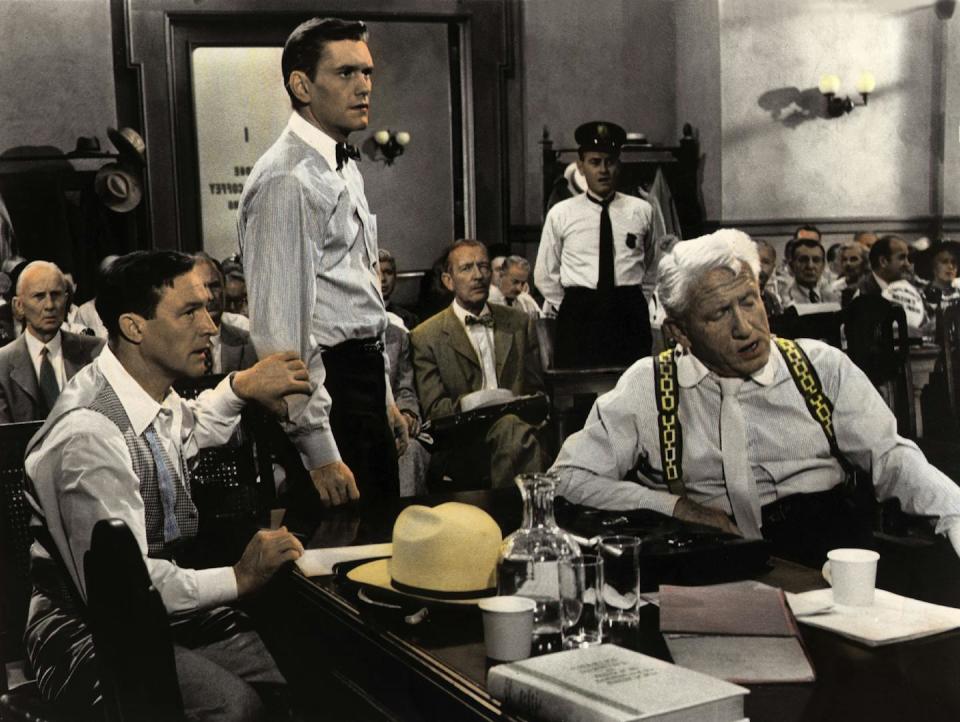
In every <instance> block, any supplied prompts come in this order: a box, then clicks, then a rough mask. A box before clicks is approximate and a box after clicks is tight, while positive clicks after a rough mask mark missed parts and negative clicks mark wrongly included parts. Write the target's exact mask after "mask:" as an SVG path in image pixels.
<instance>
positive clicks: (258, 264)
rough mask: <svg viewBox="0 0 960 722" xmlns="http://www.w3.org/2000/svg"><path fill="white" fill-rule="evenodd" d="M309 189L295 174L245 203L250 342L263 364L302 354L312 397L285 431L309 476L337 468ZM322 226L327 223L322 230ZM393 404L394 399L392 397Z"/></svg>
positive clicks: (293, 412) (292, 410) (296, 399)
mask: <svg viewBox="0 0 960 722" xmlns="http://www.w3.org/2000/svg"><path fill="white" fill-rule="evenodd" d="M303 193H304V189H303V187H302V186H301V183H300V181H299V179H298V178H297V177H296V176H294V175H292V174H283V173H277V174H275V175H274V176H272V177H270V178H267V179H264V181H263V182H262V183H260V184H259V185H258V187H257V189H256V192H255V193H254V194H253V196H252V197H250V198H247V199H245V204H244V207H243V209H242V211H241V216H240V221H239V234H240V241H241V247H242V248H243V270H244V274H245V276H246V281H247V296H248V300H249V310H250V336H251V339H252V341H253V345H254V347H255V348H256V350H257V356H258V357H259V358H265V357H266V356H268V355H270V354H272V353H276V352H278V351H291V350H293V351H296V352H297V353H299V354H300V357H301V358H302V359H303V360H304V362H305V363H306V364H307V369H308V371H309V374H310V383H311V385H312V387H313V391H312V392H311V394H310V396H309V397H307V396H304V395H297V396H290V397H288V399H287V404H288V408H289V421H288V422H286V423H285V430H286V431H287V433H288V434H289V436H290V439H291V440H292V441H293V443H294V444H295V445H296V447H297V449H298V450H299V452H300V456H301V458H302V459H303V462H304V465H305V466H306V467H307V468H308V469H316V468H319V467H320V466H323V465H325V464H328V463H331V462H334V461H339V460H340V452H339V449H338V448H337V442H336V441H335V440H334V438H333V431H332V430H331V428H330V407H331V399H330V394H329V393H328V392H327V390H326V388H325V387H324V381H325V379H326V369H325V367H324V364H323V355H322V354H321V349H320V347H319V345H318V343H317V341H316V339H315V338H314V337H313V335H312V334H311V331H310V328H311V316H310V313H311V309H313V307H314V305H315V303H316V293H317V285H316V270H317V269H316V268H315V258H314V255H315V254H316V253H318V252H319V251H318V250H317V249H316V248H315V243H314V241H313V239H312V238H311V237H310V234H309V233H308V232H307V231H306V230H305V229H304V228H302V227H301V224H302V223H304V222H305V221H303V220H302V219H303V218H304V214H305V213H308V212H309V213H313V212H314V210H313V209H312V208H308V207H307V203H306V200H305V199H304V197H303ZM321 225H322V224H321ZM388 399H389V397H388Z"/></svg>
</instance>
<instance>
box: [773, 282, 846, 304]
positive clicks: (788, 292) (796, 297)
mask: <svg viewBox="0 0 960 722" xmlns="http://www.w3.org/2000/svg"><path fill="white" fill-rule="evenodd" d="M812 290H813V291H815V292H816V294H817V297H818V299H819V300H817V301H811V300H810V291H811V289H809V288H807V287H806V286H801V285H800V284H799V283H798V282H797V279H796V278H794V279H793V280H792V281H791V282H790V284H789V285H788V286H787V287H786V288H785V290H784V291H782V292H781V293H780V301H781V302H782V303H783V307H784V308H787V307H788V306H795V305H797V304H804V303H836V302H839V301H840V293H839V292H838V291H836V290H834V286H833V281H829V280H827V278H826V276H820V280H819V281H817V285H816V286H814V288H813V289H812Z"/></svg>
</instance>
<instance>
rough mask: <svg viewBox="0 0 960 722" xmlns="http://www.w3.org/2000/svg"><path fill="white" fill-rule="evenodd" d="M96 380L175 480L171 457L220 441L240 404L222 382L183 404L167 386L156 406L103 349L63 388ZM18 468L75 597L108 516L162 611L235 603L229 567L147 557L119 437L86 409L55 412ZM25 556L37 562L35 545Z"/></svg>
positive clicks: (133, 482) (135, 485) (132, 477)
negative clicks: (152, 438)
mask: <svg viewBox="0 0 960 722" xmlns="http://www.w3.org/2000/svg"><path fill="white" fill-rule="evenodd" d="M98 372H99V373H98ZM100 374H102V378H104V379H106V381H107V382H108V383H109V384H110V385H111V386H112V387H113V390H114V391H115V392H116V394H117V396H118V397H119V399H120V403H121V404H122V405H123V409H124V411H125V412H126V414H127V417H128V418H129V419H130V423H131V426H132V430H133V432H134V433H136V434H138V435H139V434H142V433H143V431H144V430H145V429H146V428H147V427H148V426H149V425H150V424H151V423H153V424H154V428H155V430H156V432H157V436H158V437H159V439H160V441H161V443H162V444H163V447H164V450H165V451H166V452H167V455H168V456H169V457H170V460H171V462H172V466H173V468H174V469H175V470H178V476H179V469H180V468H181V467H180V463H179V461H180V460H181V458H183V459H186V460H188V459H190V458H192V457H193V456H194V455H196V453H197V451H199V449H201V448H204V447H207V446H218V445H222V444H225V443H226V442H227V440H228V439H229V438H230V435H231V434H232V433H233V430H234V428H235V427H236V425H237V422H238V421H239V419H240V412H241V411H242V409H243V406H244V403H243V401H241V400H240V399H239V398H237V396H236V394H234V392H233V389H232V387H231V385H230V384H231V380H230V377H227V378H225V379H224V380H223V381H222V382H221V383H220V384H219V385H218V386H217V387H216V388H215V389H211V390H209V391H204V392H203V393H202V394H200V396H199V397H197V399H195V400H193V401H184V400H183V399H181V398H180V396H178V395H177V392H176V391H173V390H172V389H171V390H170V391H169V392H168V393H167V396H166V398H165V399H164V400H163V403H162V404H160V403H157V402H156V401H155V400H154V399H153V398H151V397H150V395H149V394H148V393H147V392H146V391H145V390H144V389H143V387H141V386H140V384H139V383H138V382H137V381H136V380H135V379H134V378H133V377H132V376H131V375H130V374H129V373H128V372H127V370H126V369H125V368H124V367H123V366H122V365H121V363H120V362H119V361H118V360H117V358H116V356H114V355H113V353H112V352H111V351H110V349H109V348H108V347H104V349H103V351H101V353H100V355H99V356H98V357H97V358H96V359H94V361H93V362H92V363H91V364H90V365H88V366H87V367H85V368H84V369H82V370H81V371H80V372H79V373H77V375H76V376H74V377H73V379H71V387H72V385H73V384H90V385H93V384H96V383H98V382H99V379H100ZM61 398H63V397H61ZM25 468H26V472H27V474H28V475H29V477H30V478H31V479H32V480H33V483H34V487H35V488H36V491H37V495H38V497H39V499H38V501H39V502H40V504H41V506H42V507H43V513H44V517H45V519H46V524H47V527H48V529H49V530H50V535H51V537H52V538H53V540H54V542H55V543H56V544H57V547H58V549H59V550H60V553H61V555H62V556H63V559H64V561H65V562H66V564H67V567H68V568H69V570H70V573H71V575H72V576H73V577H74V581H75V582H76V583H77V584H78V587H79V588H80V589H81V591H83V590H85V585H84V583H83V579H84V577H83V556H84V554H85V553H86V551H87V550H88V549H89V548H90V535H91V534H92V532H93V527H94V525H95V524H96V523H97V522H98V521H99V520H101V519H108V518H118V519H122V520H123V521H124V522H126V524H127V526H128V527H130V531H132V532H133V535H134V538H136V540H137V543H138V544H139V545H140V549H141V551H142V552H143V556H144V562H145V563H146V565H147V571H148V572H149V573H150V579H151V580H152V581H153V584H154V586H156V588H157V590H158V591H159V592H160V596H161V598H162V599H163V603H164V606H165V607H166V609H167V611H168V612H170V613H174V612H186V611H192V610H196V609H205V608H209V607H213V606H217V605H219V604H222V603H224V602H228V601H230V600H233V599H235V598H236V597H237V582H236V577H235V575H234V573H233V569H232V568H231V567H220V568H215V569H184V568H182V567H179V566H177V565H176V564H174V563H172V562H169V561H167V560H165V559H152V558H149V557H147V535H146V527H145V519H144V508H143V499H142V498H141V496H140V492H139V489H140V480H139V479H138V478H137V476H136V474H135V473H134V470H133V462H132V460H131V458H130V452H129V450H128V448H127V445H126V442H124V440H123V435H122V434H121V433H120V430H119V428H118V427H117V425H116V424H114V423H113V422H112V421H110V420H109V419H107V417H105V416H104V415H103V414H100V413H98V412H96V411H91V410H89V409H86V408H78V409H76V410H74V411H70V412H68V413H65V414H64V415H63V416H62V417H60V418H59V419H58V420H57V421H56V423H54V425H53V428H51V429H50V431H49V433H48V434H47V435H46V437H45V438H44V439H43V440H42V441H41V443H40V445H39V446H37V447H36V448H35V449H33V450H32V451H31V452H30V454H29V455H28V456H27V459H26V462H25ZM179 482H180V483H181V484H184V483H185V481H184V480H183V479H179ZM31 551H32V553H34V554H37V555H39V556H46V553H45V552H44V551H43V550H42V548H41V547H39V546H38V545H37V544H34V546H33V549H32V550H31Z"/></svg>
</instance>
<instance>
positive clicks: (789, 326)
mask: <svg viewBox="0 0 960 722" xmlns="http://www.w3.org/2000/svg"><path fill="white" fill-rule="evenodd" d="M840 325H841V312H840V311H827V312H825V313H809V314H805V315H803V316H801V315H800V314H798V313H797V310H796V309H795V308H793V307H790V308H787V309H786V310H785V311H784V312H783V313H782V314H780V315H779V316H771V317H770V331H771V332H772V333H774V334H776V335H777V336H780V337H781V338H789V339H797V338H812V339H816V340H818V341H823V342H824V343H828V344H830V345H831V346H834V347H836V348H840V346H841V335H840Z"/></svg>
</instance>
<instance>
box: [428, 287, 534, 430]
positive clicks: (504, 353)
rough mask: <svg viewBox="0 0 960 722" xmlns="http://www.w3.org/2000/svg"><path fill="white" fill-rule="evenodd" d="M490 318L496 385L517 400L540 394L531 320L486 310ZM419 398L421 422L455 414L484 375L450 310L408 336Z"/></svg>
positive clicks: (517, 314)
mask: <svg viewBox="0 0 960 722" xmlns="http://www.w3.org/2000/svg"><path fill="white" fill-rule="evenodd" d="M488 308H489V309H490V313H491V314H493V319H494V327H493V338H494V353H495V357H496V358H495V366H496V370H497V383H498V385H499V387H500V388H503V389H510V390H511V391H513V393H515V394H517V395H523V394H532V393H535V392H537V391H542V390H543V378H542V375H541V369H540V355H539V352H538V348H537V336H536V333H535V331H534V327H533V322H532V320H531V319H530V318H529V317H528V316H527V315H526V314H525V313H523V312H522V311H517V310H514V309H513V308H508V307H506V306H497V305H495V304H488ZM410 341H411V344H412V346H413V368H414V372H415V374H416V381H417V393H418V395H419V396H420V406H421V408H422V409H423V413H424V416H425V417H426V418H428V419H434V418H437V417H440V416H447V415H449V414H453V413H456V412H457V411H459V404H460V398H461V397H462V396H464V395H466V394H468V393H471V392H473V391H479V390H480V388H481V386H482V385H483V370H482V369H481V367H480V360H479V359H478V358H477V354H476V352H475V351H474V350H473V346H472V345H471V344H470V339H469V338H467V332H466V330H465V329H464V327H463V324H462V323H461V322H460V319H458V318H457V316H456V314H455V313H454V312H453V309H452V308H450V307H449V306H448V307H447V308H446V309H444V310H443V311H441V312H440V313H438V314H436V315H435V316H432V317H431V318H429V319H427V320H426V321H424V322H423V323H421V324H420V325H419V326H417V327H416V328H415V329H413V331H411V332H410Z"/></svg>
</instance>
